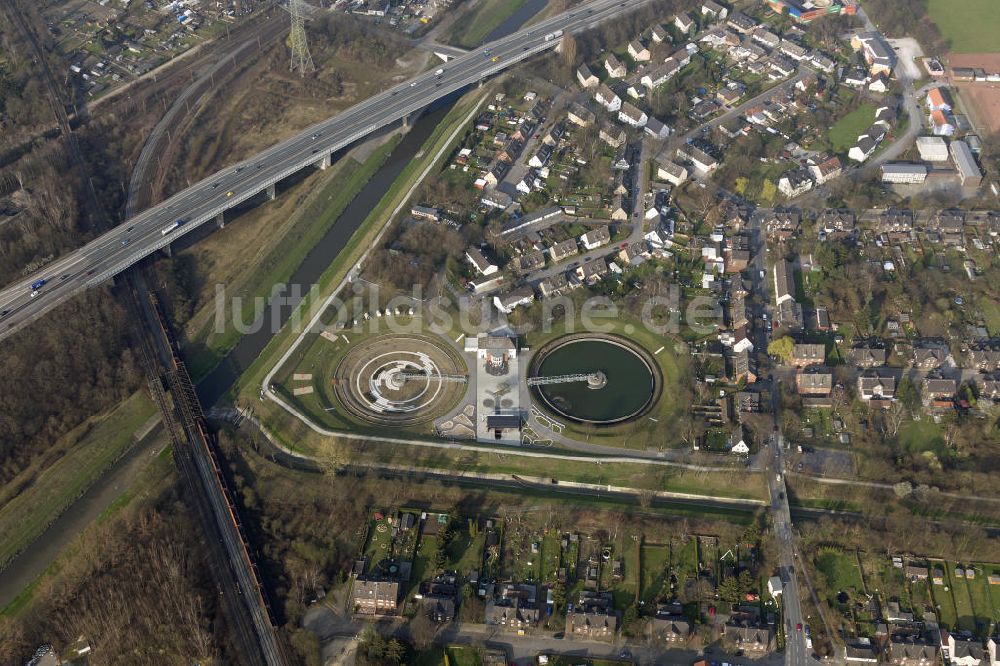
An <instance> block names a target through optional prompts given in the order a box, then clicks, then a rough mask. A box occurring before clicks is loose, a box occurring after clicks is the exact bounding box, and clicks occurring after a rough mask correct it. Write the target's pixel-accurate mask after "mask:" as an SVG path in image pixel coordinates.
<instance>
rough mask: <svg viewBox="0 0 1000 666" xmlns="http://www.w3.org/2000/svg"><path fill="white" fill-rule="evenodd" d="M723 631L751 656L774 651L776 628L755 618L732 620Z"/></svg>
mask: <svg viewBox="0 0 1000 666" xmlns="http://www.w3.org/2000/svg"><path fill="white" fill-rule="evenodd" d="M722 633H723V635H724V636H726V637H727V638H730V639H732V640H733V642H734V643H735V644H736V646H737V648H738V649H740V650H743V652H744V653H746V654H747V655H749V656H752V657H758V656H761V655H763V654H766V653H769V652H772V651H774V648H775V644H774V630H773V629H771V628H770V627H768V626H767V625H766V624H764V623H761V622H758V621H753V620H730V621H729V622H727V623H726V624H724V625H723V626H722Z"/></svg>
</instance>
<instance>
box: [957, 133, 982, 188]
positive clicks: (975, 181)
mask: <svg viewBox="0 0 1000 666" xmlns="http://www.w3.org/2000/svg"><path fill="white" fill-rule="evenodd" d="M951 158H952V160H954V162H955V168H956V169H958V177H959V179H960V180H961V181H962V185H963V186H965V187H978V186H979V184H980V183H982V182H983V172H982V171H980V170H979V165H978V164H976V158H975V157H974V156H973V155H972V150H970V149H969V144H967V143H966V142H965V141H961V140H959V141H952V142H951Z"/></svg>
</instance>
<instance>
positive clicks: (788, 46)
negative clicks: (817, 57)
mask: <svg viewBox="0 0 1000 666" xmlns="http://www.w3.org/2000/svg"><path fill="white" fill-rule="evenodd" d="M778 50H779V51H781V52H782V53H783V54H785V55H786V56H788V57H789V58H791V59H792V60H794V61H796V62H802V60H804V59H805V57H806V56H807V55H809V49H807V48H805V47H804V46H802V45H801V44H799V43H797V42H793V41H792V40H790V39H782V40H781V44H780V45H779V46H778Z"/></svg>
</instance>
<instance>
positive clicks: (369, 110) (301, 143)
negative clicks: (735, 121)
mask: <svg viewBox="0 0 1000 666" xmlns="http://www.w3.org/2000/svg"><path fill="white" fill-rule="evenodd" d="M641 4H642V0H640V1H639V2H636V1H635V0H632V1H630V2H623V1H621V0H595V1H594V2H591V3H589V4H587V5H584V6H581V7H577V8H574V9H573V10H571V11H569V12H565V13H563V14H560V15H558V16H555V17H552V18H550V19H547V20H545V21H543V22H541V23H539V24H537V25H533V26H531V27H529V28H526V29H524V30H522V31H520V32H517V33H515V34H513V35H510V36H508V37H505V38H503V39H500V40H497V41H495V42H492V43H490V44H487V45H485V46H483V47H481V48H479V49H477V50H475V51H472V52H470V53H469V54H468V55H465V56H462V57H460V58H456V59H454V60H452V61H451V62H449V63H447V64H444V65H442V66H441V67H440V68H439V69H437V70H434V71H431V72H426V73H424V74H420V75H418V76H416V77H414V78H412V79H410V80H409V81H408V82H404V83H401V84H400V85H398V86H395V87H393V88H390V89H389V90H386V91H384V92H382V93H380V94H378V95H375V96H374V97H371V98H369V99H367V100H365V101H363V102H361V103H359V104H357V105H355V106H353V107H351V108H350V109H348V110H346V111H344V112H342V113H340V114H338V115H337V116H335V117H333V118H331V119H329V120H326V121H324V122H321V123H318V124H316V125H314V126H312V127H310V128H308V129H306V130H305V131H304V132H302V133H301V134H299V135H298V136H296V137H293V138H291V139H289V140H287V141H284V142H282V143H279V144H277V145H275V146H273V147H271V148H269V149H267V150H265V151H263V152H261V153H259V154H258V155H256V156H254V157H252V158H250V159H248V160H245V161H244V162H241V163H239V164H236V165H232V166H229V167H227V168H225V169H223V170H221V171H219V172H217V173H215V174H213V175H212V176H210V177H208V178H206V179H204V180H202V181H200V182H198V183H195V184H194V185H192V186H191V187H189V188H187V189H185V190H182V191H180V192H178V193H177V194H175V195H173V196H172V197H170V198H169V199H167V200H166V201H164V202H162V203H160V204H158V205H156V206H154V207H152V208H150V209H148V210H146V211H143V212H142V213H140V214H138V215H136V216H135V217H133V218H130V219H128V220H127V221H126V222H125V223H123V224H121V225H119V226H118V227H116V228H115V229H113V230H112V231H110V232H108V233H106V234H104V235H102V236H100V237H99V238H97V239H95V240H94V241H91V242H90V243H88V244H87V245H85V246H84V247H82V248H80V249H78V250H76V251H74V252H72V253H70V254H68V255H66V256H64V257H62V258H61V259H58V260H56V261H54V262H52V263H51V264H49V265H48V266H46V267H45V268H44V269H43V270H41V271H38V272H36V273H34V274H33V275H31V276H30V277H28V278H26V279H24V280H22V281H20V282H17V283H15V284H13V285H11V286H9V287H7V288H6V289H4V290H3V291H2V292H0V322H2V323H0V338H2V337H4V336H6V335H8V334H10V333H11V332H12V331H14V330H17V329H18V328H19V327H20V326H22V325H24V324H25V323H26V322H28V321H31V320H32V319H33V318H35V317H37V316H39V315H41V314H42V313H44V312H46V311H47V310H49V309H50V308H52V307H53V306H55V305H56V304H58V303H59V302H60V301H62V300H65V299H66V298H68V297H69V296H70V295H72V294H73V293H76V292H78V291H81V290H83V289H85V288H87V287H91V286H96V285H98V284H100V283H102V282H105V281H107V280H108V279H109V278H112V277H113V276H114V275H116V274H117V273H119V272H121V271H122V270H124V269H125V268H127V267H128V266H131V265H132V264H134V263H136V262H138V261H139V260H141V259H142V258H144V257H146V256H148V255H150V254H152V253H153V252H156V251H157V250H159V249H161V248H164V247H166V246H168V245H169V244H170V243H171V242H173V241H175V240H176V239H177V238H179V237H180V236H182V235H183V234H185V233H187V232H188V231H190V230H191V229H193V228H195V227H197V226H199V225H201V224H203V223H205V222H207V221H209V220H213V219H216V217H217V216H219V215H220V214H222V213H223V212H224V211H225V210H228V209H230V208H233V207H234V206H236V205H238V204H240V203H242V202H244V201H247V200H248V199H251V198H253V197H257V196H258V195H260V194H261V193H262V192H266V191H267V190H268V188H269V187H271V186H273V185H274V184H275V183H277V182H279V181H281V180H282V179H284V178H287V177H288V176H291V175H292V174H294V173H296V172H297V171H299V170H300V169H303V168H306V167H308V166H309V165H313V164H317V165H319V164H322V163H324V162H328V160H329V157H330V155H331V154H332V153H333V152H335V151H336V150H339V149H340V148H343V147H345V146H347V145H349V144H351V143H353V142H354V141H357V140H358V139H360V138H362V137H364V136H366V135H368V134H370V133H372V132H374V131H376V130H378V129H379V128H381V127H384V126H386V125H390V124H392V123H395V122H397V121H399V120H401V119H405V118H407V117H408V116H410V115H411V114H413V113H414V112H417V111H419V110H421V109H423V108H424V107H425V106H427V105H428V104H430V103H432V102H434V101H435V100H437V99H440V98H442V97H444V96H446V95H449V94H451V93H453V92H455V91H458V90H461V89H462V88H465V87H466V86H469V85H472V84H475V83H477V82H479V81H482V80H483V79H485V78H487V77H489V76H491V75H493V74H495V73H497V72H500V71H502V70H504V69H506V68H508V67H510V66H512V65H514V64H516V63H518V62H520V61H522V60H525V59H526V58H529V57H531V56H533V55H535V54H537V53H541V52H542V51H545V50H547V49H550V48H554V47H555V46H556V45H558V43H559V37H557V36H554V33H555V32H556V31H558V30H562V31H565V32H579V31H583V30H586V29H588V28H591V27H593V26H595V25H596V24H597V23H599V22H600V21H603V20H606V19H609V18H611V17H614V16H616V15H618V14H620V13H622V12H626V11H630V10H632V9H635V8H636V7H637V6H639V5H641ZM39 279H44V280H45V281H46V282H45V284H44V285H43V286H41V287H40V288H33V287H32V284H33V283H35V282H36V281H37V280H39Z"/></svg>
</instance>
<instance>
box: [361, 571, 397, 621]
mask: <svg viewBox="0 0 1000 666" xmlns="http://www.w3.org/2000/svg"><path fill="white" fill-rule="evenodd" d="M398 599H399V581H397V580H383V579H380V578H375V577H364V576H359V577H358V578H357V579H356V580H355V581H354V585H352V586H351V606H352V607H353V608H354V613H355V614H357V615H369V616H378V615H389V614H392V613H395V612H396V609H397V607H398Z"/></svg>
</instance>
